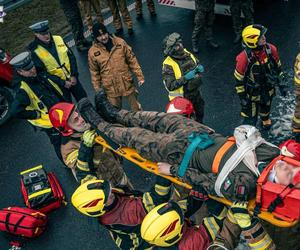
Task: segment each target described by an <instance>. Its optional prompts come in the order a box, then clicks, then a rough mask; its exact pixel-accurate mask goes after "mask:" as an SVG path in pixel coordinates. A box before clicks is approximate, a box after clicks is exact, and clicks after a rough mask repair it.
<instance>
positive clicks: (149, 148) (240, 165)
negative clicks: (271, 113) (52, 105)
mask: <svg viewBox="0 0 300 250" xmlns="http://www.w3.org/2000/svg"><path fill="white" fill-rule="evenodd" d="M95 102H96V107H97V112H98V113H99V114H101V116H99V114H98V113H97V112H96V111H95V110H94V109H93V107H92V105H91V104H90V103H89V101H88V100H87V99H82V100H81V101H80V103H79V104H78V109H79V112H80V114H81V115H82V116H83V118H84V119H85V120H86V121H88V122H89V123H90V124H92V125H93V126H94V127H96V126H97V128H98V129H99V131H102V132H103V133H104V134H105V135H106V136H108V137H109V138H111V139H112V140H113V141H115V142H116V143H118V144H120V145H126V146H127V147H130V148H134V149H136V150H137V152H138V153H139V154H141V156H142V157H144V158H146V159H149V160H151V161H154V162H158V167H159V171H160V173H162V174H167V175H173V176H179V177H181V178H183V180H184V181H186V182H189V183H192V184H199V183H200V184H201V185H203V187H204V188H205V189H206V191H207V192H208V193H209V194H213V195H219V196H224V197H225V198H227V199H229V200H247V199H250V198H253V197H254V196H255V191H256V183H255V180H256V179H257V175H259V173H258V172H257V171H258V168H257V167H254V169H253V168H252V167H250V168H252V169H253V170H250V169H249V168H248V167H247V165H248V163H247V165H246V163H244V161H242V160H241V159H244V158H243V155H244V153H242V155H239V156H237V157H238V158H235V157H233V158H231V156H232V155H233V154H235V155H238V154H240V153H239V152H241V150H242V149H243V147H244V146H243V147H242V146H241V147H239V149H237V146H236V144H235V142H234V141H233V140H232V139H227V138H226V137H223V136H222V135H220V134H217V133H215V132H214V130H213V129H211V128H209V127H207V126H204V125H202V124H200V123H198V122H196V121H193V120H192V119H189V118H186V117H183V116H181V115H172V114H165V113H157V112H147V111H146V112H143V111H140V112H130V111H126V110H120V111H118V110H116V108H115V107H114V106H112V105H111V104H110V103H109V102H108V101H107V99H106V98H105V94H104V92H103V91H99V92H98V93H97V95H96V101H95ZM102 117H104V118H105V119H106V120H107V121H109V122H113V123H118V124H110V123H108V122H106V121H105V120H104V119H103V118H102ZM235 138H237V140H238V143H239V145H247V144H248V143H251V145H253V147H254V148H255V151H251V152H252V153H250V152H249V151H247V152H248V153H250V155H251V156H250V155H249V156H250V158H251V159H252V160H250V161H251V162H252V163H253V164H254V165H257V162H256V161H258V162H266V163H268V162H270V161H271V160H272V159H273V158H274V157H276V156H278V155H279V149H278V148H277V147H275V146H274V145H272V144H269V143H266V142H265V141H264V140H263V139H262V138H261V137H260V133H259V132H258V131H257V130H256V129H255V128H254V127H251V126H244V127H238V128H237V129H236V130H235ZM246 138H247V139H246ZM245 140H246V141H245ZM244 142H246V144H245V143H244ZM253 143H254V144H253ZM240 148H241V149H240ZM236 151H237V152H236ZM243 152H246V151H243ZM254 152H255V153H254ZM245 157H246V158H247V159H248V156H245ZM229 159H230V160H229ZM235 159H240V160H235ZM256 159H257V160H256ZM233 160H234V162H233ZM227 162H228V163H227ZM225 166H226V168H225ZM228 166H230V168H233V169H231V171H229V170H228V168H227V167H228ZM234 166H235V168H234ZM223 168H224V171H223V170H222V169H223ZM227 170H228V171H227ZM253 171H255V173H254V172H253ZM220 173H221V176H223V177H222V180H220V179H219V178H218V175H219V174H220ZM223 174H224V175H223Z"/></svg>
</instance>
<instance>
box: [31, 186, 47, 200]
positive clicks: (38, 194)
mask: <svg viewBox="0 0 300 250" xmlns="http://www.w3.org/2000/svg"><path fill="white" fill-rule="evenodd" d="M51 192H52V190H51V188H47V189H44V190H41V191H39V192H36V193H33V194H31V195H29V196H28V200H31V199H33V198H35V197H37V196H40V195H42V194H46V193H51Z"/></svg>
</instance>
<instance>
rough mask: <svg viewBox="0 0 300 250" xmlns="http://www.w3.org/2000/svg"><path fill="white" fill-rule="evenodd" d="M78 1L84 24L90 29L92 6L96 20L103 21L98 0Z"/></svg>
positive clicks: (91, 24) (91, 25)
mask: <svg viewBox="0 0 300 250" xmlns="http://www.w3.org/2000/svg"><path fill="white" fill-rule="evenodd" d="M80 2H81V3H82V7H83V11H84V15H85V21H86V24H87V26H88V28H89V29H90V30H91V29H92V27H93V19H92V8H93V10H94V12H95V14H96V18H97V22H99V23H103V22H104V20H103V16H102V13H101V7H100V1H99V0H81V1H80Z"/></svg>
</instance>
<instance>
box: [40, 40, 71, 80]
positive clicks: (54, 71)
mask: <svg viewBox="0 0 300 250" xmlns="http://www.w3.org/2000/svg"><path fill="white" fill-rule="evenodd" d="M52 38H53V42H54V44H55V47H56V51H57V54H58V58H59V62H58V61H56V59H55V58H54V57H53V55H52V54H51V53H50V52H49V51H48V50H47V49H45V48H44V47H43V46H40V45H38V47H37V48H36V49H35V50H34V52H35V53H36V55H37V56H38V57H39V58H40V59H41V61H42V62H43V63H44V65H45V67H46V69H47V72H48V73H49V74H50V75H56V76H58V77H59V78H61V79H62V80H66V79H67V78H69V77H70V76H71V66H70V60H69V56H68V50H69V49H68V47H67V46H66V44H65V42H64V40H63V39H62V37H60V36H52Z"/></svg>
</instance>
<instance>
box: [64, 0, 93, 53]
mask: <svg viewBox="0 0 300 250" xmlns="http://www.w3.org/2000/svg"><path fill="white" fill-rule="evenodd" d="M59 2H60V5H61V8H62V9H63V11H64V13H65V16H66V18H67V21H68V23H69V24H70V25H71V28H72V33H73V36H74V40H75V45H76V47H77V49H78V50H79V51H84V50H87V49H88V48H89V47H90V46H91V44H90V43H89V42H88V41H87V40H86V39H85V38H84V34H83V23H82V19H81V14H80V9H79V6H78V0H59Z"/></svg>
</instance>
